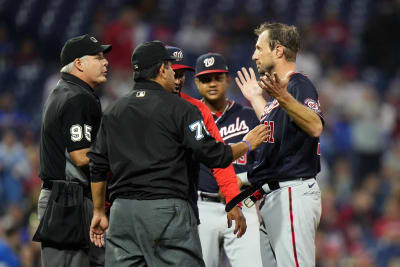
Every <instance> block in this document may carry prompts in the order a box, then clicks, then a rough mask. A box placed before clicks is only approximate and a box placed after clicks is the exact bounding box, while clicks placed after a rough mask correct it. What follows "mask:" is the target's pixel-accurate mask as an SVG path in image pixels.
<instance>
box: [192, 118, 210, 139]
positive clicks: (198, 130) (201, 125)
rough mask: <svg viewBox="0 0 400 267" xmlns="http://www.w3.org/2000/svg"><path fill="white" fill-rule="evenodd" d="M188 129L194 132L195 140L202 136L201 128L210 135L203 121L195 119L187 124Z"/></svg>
mask: <svg viewBox="0 0 400 267" xmlns="http://www.w3.org/2000/svg"><path fill="white" fill-rule="evenodd" d="M189 129H190V130H191V131H192V132H196V140H197V141H198V140H200V139H202V138H203V137H204V134H203V130H204V132H205V133H206V134H208V135H210V133H209V132H208V131H207V129H206V126H205V125H204V122H203V121H195V122H193V123H192V124H190V125H189Z"/></svg>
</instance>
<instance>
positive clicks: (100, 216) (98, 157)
mask: <svg viewBox="0 0 400 267" xmlns="http://www.w3.org/2000/svg"><path fill="white" fill-rule="evenodd" d="M104 123H105V119H104V117H103V120H102V122H101V125H100V129H99V131H98V133H97V138H96V142H95V143H94V144H93V145H92V147H91V148H90V149H89V152H88V154H87V155H88V157H89V159H90V163H89V166H90V178H91V189H92V198H93V218H92V222H91V225H90V240H91V241H92V242H93V243H94V244H95V245H96V246H98V247H102V246H103V245H104V233H105V231H106V230H107V228H108V219H107V216H106V214H105V198H106V187H107V173H108V172H109V170H110V164H109V160H108V157H107V155H108V153H107V138H106V131H105V125H104Z"/></svg>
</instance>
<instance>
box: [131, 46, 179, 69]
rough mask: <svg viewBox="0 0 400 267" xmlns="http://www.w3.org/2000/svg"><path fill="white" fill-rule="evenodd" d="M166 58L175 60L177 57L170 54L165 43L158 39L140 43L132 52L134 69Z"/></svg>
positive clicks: (142, 67) (151, 64)
mask: <svg viewBox="0 0 400 267" xmlns="http://www.w3.org/2000/svg"><path fill="white" fill-rule="evenodd" d="M164 60H175V58H173V57H171V56H170V55H169V54H168V51H167V48H166V47H165V44H164V43H163V42H161V41H157V40H155V41H151V42H144V43H141V44H139V45H138V46H136V48H135V50H133V53H132V67H133V70H134V71H138V70H142V69H145V68H148V67H150V66H153V65H154V64H157V63H159V62H162V61H164Z"/></svg>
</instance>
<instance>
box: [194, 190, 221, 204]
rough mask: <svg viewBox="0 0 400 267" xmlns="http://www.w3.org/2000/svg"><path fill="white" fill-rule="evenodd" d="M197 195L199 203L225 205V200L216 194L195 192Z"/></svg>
mask: <svg viewBox="0 0 400 267" xmlns="http://www.w3.org/2000/svg"><path fill="white" fill-rule="evenodd" d="M197 194H198V196H199V200H201V201H207V202H214V203H221V204H225V199H224V198H222V197H220V196H219V195H218V193H209V192H203V191H197Z"/></svg>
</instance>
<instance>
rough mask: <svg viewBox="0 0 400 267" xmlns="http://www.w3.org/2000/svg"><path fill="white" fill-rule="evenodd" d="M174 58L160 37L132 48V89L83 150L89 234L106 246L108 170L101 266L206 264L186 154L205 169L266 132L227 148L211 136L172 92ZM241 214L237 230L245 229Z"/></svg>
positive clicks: (242, 150) (237, 153)
mask: <svg viewBox="0 0 400 267" xmlns="http://www.w3.org/2000/svg"><path fill="white" fill-rule="evenodd" d="M173 59H174V58H172V57H170V56H169V55H168V52H167V49H166V48H165V45H164V44H163V43H162V42H159V41H152V42H146V43H143V44H140V45H139V46H137V47H136V48H135V50H134V51H133V54H132V66H133V69H134V71H135V73H134V79H135V82H136V84H135V87H134V89H133V91H132V92H131V93H130V94H128V95H127V96H125V97H122V98H121V99H119V100H118V101H117V102H116V103H115V104H114V105H112V106H111V107H110V108H109V109H108V110H107V111H106V112H105V114H104V116H103V119H102V123H101V125H100V129H99V132H98V135H97V140H96V142H95V143H94V144H93V146H92V147H91V149H90V152H89V153H88V157H89V158H90V160H91V162H90V172H91V179H92V193H93V205H94V214H93V219H92V223H91V227H90V238H91V240H92V242H93V243H95V244H96V245H98V246H102V245H104V233H105V230H106V229H107V228H108V220H107V217H106V215H105V212H104V198H105V191H106V186H107V180H106V177H107V175H106V174H107V173H108V172H109V171H111V172H112V173H113V176H112V178H111V179H110V180H109V181H108V182H109V185H108V190H109V194H110V199H111V201H112V202H113V205H112V207H111V212H110V228H109V229H108V232H107V242H106V266H120V267H122V266H149V267H164V266H182V267H185V266H190V267H196V266H204V262H203V259H202V252H201V245H200V240H199V236H198V231H197V220H196V218H195V215H194V210H193V208H192V207H191V206H190V203H189V202H190V201H189V200H190V197H191V196H190V189H189V187H190V181H189V177H188V169H187V168H188V166H187V163H186V158H185V155H187V153H188V152H190V153H192V155H193V156H194V157H195V158H196V159H197V160H199V161H201V162H202V163H204V164H206V165H207V166H208V167H226V166H228V165H229V164H230V163H231V162H232V160H234V159H237V158H238V157H240V156H241V155H243V154H245V153H246V152H248V150H249V146H250V147H251V149H255V148H256V147H258V146H259V145H260V143H261V142H262V141H263V140H264V139H265V138H266V134H267V132H266V128H265V126H264V125H260V127H258V128H255V129H254V130H253V131H252V132H251V133H249V135H248V136H247V137H246V141H245V142H240V143H238V144H234V145H232V146H229V145H225V144H223V143H221V142H217V141H216V140H215V139H213V138H212V137H211V136H210V135H209V133H208V131H207V130H206V129H205V126H204V123H203V120H202V117H201V114H200V112H199V111H198V110H197V109H195V108H194V107H193V105H192V104H190V103H188V102H187V101H186V100H183V99H181V98H179V97H177V96H176V95H174V94H171V92H172V91H173V90H174V89H175V79H174V71H173V70H172V68H171V60H173ZM240 218H241V220H242V221H237V222H236V224H237V225H238V227H240V229H239V228H238V229H237V231H242V232H244V231H245V229H246V223H245V220H244V217H240ZM230 223H231V222H230Z"/></svg>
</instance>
